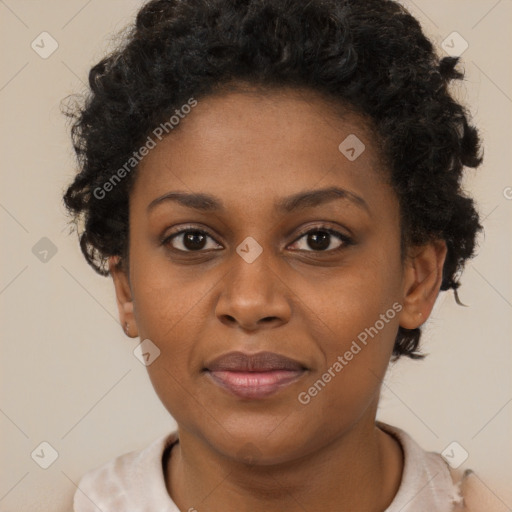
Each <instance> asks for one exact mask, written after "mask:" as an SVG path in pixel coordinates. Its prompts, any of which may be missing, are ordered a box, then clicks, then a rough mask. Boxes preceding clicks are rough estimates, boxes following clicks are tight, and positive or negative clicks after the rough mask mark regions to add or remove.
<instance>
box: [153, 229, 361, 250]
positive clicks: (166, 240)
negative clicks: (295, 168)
mask: <svg viewBox="0 0 512 512" xmlns="http://www.w3.org/2000/svg"><path fill="white" fill-rule="evenodd" d="M189 232H194V233H199V234H201V235H206V236H207V237H209V238H211V239H212V240H214V241H215V243H216V244H219V242H217V240H215V238H214V237H213V236H212V235H210V233H208V231H206V230H204V229H199V228H197V227H194V226H186V227H184V228H182V229H180V230H179V231H177V232H175V233H172V234H171V235H168V236H166V237H165V238H164V239H163V240H162V241H161V243H162V245H165V246H168V245H170V242H171V240H173V239H174V238H177V237H178V236H180V235H183V234H184V233H189ZM318 232H323V233H328V234H329V235H332V236H334V237H336V238H338V239H339V240H340V242H342V244H341V245H340V246H339V247H337V248H335V249H328V250H323V251H315V250H309V251H308V250H303V249H296V250H297V251H299V252H301V251H302V252H308V253H316V254H325V253H328V254H332V253H335V252H338V251H340V250H342V249H344V248H346V247H348V246H350V245H353V244H354V241H353V240H352V238H350V237H349V236H347V235H345V234H343V233H340V232H339V231H336V230H335V229H332V228H330V227H328V226H324V225H319V226H315V227H313V228H309V229H307V230H306V231H303V232H302V233H300V234H299V235H298V237H297V238H296V239H295V240H294V241H293V242H292V244H295V243H296V242H298V241H299V240H301V238H303V237H304V236H306V235H309V234H311V233H318ZM292 244H290V245H292ZM219 245H220V244H219ZM171 250H173V251H176V252H179V253H198V254H200V253H202V252H204V249H200V250H197V251H190V250H188V251H184V250H182V249H176V248H174V247H171ZM215 250H218V249H215Z"/></svg>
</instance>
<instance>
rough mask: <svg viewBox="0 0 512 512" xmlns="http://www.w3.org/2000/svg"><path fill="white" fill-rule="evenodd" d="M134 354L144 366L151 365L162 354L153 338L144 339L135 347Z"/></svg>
mask: <svg viewBox="0 0 512 512" xmlns="http://www.w3.org/2000/svg"><path fill="white" fill-rule="evenodd" d="M133 355H134V356H135V357H136V358H137V359H138V360H139V361H140V362H141V363H142V364H143V365H144V366H149V365H150V364H152V363H153V362H154V360H155V359H156V358H157V357H159V356H160V349H159V348H158V347H157V346H156V345H155V344H154V343H153V342H152V341H151V340H144V341H143V342H142V343H139V345H137V346H136V347H135V350H134V351H133Z"/></svg>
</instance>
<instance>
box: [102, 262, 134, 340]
mask: <svg viewBox="0 0 512 512" xmlns="http://www.w3.org/2000/svg"><path fill="white" fill-rule="evenodd" d="M108 266H109V271H110V275H111V276H112V280H113V281H114V288H115V292H116V300H117V308H118V310H119V320H120V322H121V325H122V327H123V330H124V332H125V333H126V335H127V336H129V337H130V338H136V337H137V336H138V329H137V323H136V322H135V315H134V307H133V298H132V292H131V287H130V280H129V278H128V276H127V274H126V271H125V269H124V268H123V267H122V265H121V264H120V258H119V257H118V256H111V257H110V258H109V260H108Z"/></svg>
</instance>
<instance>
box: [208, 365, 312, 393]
mask: <svg viewBox="0 0 512 512" xmlns="http://www.w3.org/2000/svg"><path fill="white" fill-rule="evenodd" d="M208 374H209V375H210V376H211V378H212V380H213V382H214V383H215V384H217V385H219V386H221V387H222V388H224V389H226V390H228V391H230V392H231V393H233V394H234V395H236V396H238V397H240V398H251V399H259V398H265V397H267V396H270V395H273V394H274V393H276V392H277V391H279V390H280V389H282V388H284V387H286V386H288V385H290V384H292V382H295V381H296V380H297V379H298V378H300V377H301V376H302V375H303V374H304V371H291V370H273V371H268V372H234V371H209V372H208Z"/></svg>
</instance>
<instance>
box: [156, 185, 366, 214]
mask: <svg viewBox="0 0 512 512" xmlns="http://www.w3.org/2000/svg"><path fill="white" fill-rule="evenodd" d="M336 199H342V200H346V201H350V202H351V203H352V204H354V205H355V206H358V207H359V208H361V209H363V210H365V211H366V212H367V213H370V210H369V208H368V204H367V203H366V201H365V200H364V199H363V198H362V197H360V196H358V195H357V194H354V193H353V192H349V191H348V190H345V189H343V188H339V187H329V188H322V189H318V190H308V191H305V192H298V193H297V194H294V195H292V196H288V197H284V198H282V199H280V200H279V201H277V203H276V204H275V209H276V210H277V211H279V212H283V213H290V212H292V211H295V210H299V209H303V208H312V207H314V206H319V205H321V204H324V203H328V202H331V201H334V200H336ZM167 201H174V202H177V203H179V204H181V205H183V206H186V207H188V208H193V209H194V210H199V211H204V212H213V211H221V212H225V211H226V208H225V206H224V203H223V202H222V200H220V199H219V198H217V197H215V196H212V195H209V194H200V193H197V194H189V193H185V192H169V193H167V194H164V195H163V196H160V197H157V198H156V199H154V200H153V201H151V203H149V205H148V207H147V211H148V212H150V211H151V210H153V209H154V208H156V207H157V206H158V205H160V204H162V203H165V202H167Z"/></svg>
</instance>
